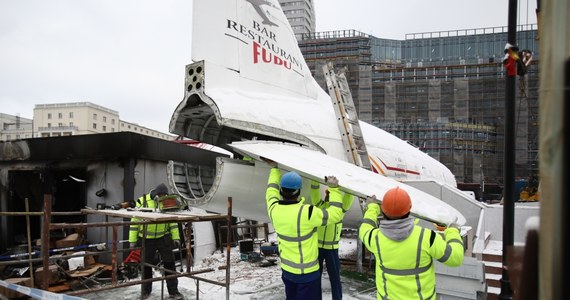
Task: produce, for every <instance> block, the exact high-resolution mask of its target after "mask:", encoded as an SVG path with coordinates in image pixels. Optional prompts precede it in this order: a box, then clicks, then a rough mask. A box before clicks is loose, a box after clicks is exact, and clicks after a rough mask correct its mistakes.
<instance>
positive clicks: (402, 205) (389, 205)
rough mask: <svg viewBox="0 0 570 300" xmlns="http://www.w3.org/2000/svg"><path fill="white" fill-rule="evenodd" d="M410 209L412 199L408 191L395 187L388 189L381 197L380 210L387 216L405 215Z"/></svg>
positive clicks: (398, 216) (394, 217) (397, 216)
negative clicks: (382, 197)
mask: <svg viewBox="0 0 570 300" xmlns="http://www.w3.org/2000/svg"><path fill="white" fill-rule="evenodd" d="M410 209H412V200H411V199H410V195H408V192H406V191H405V190H403V189H401V188H400V187H395V188H391V189H389V190H388V191H387V192H386V194H384V199H382V212H383V213H384V215H386V216H387V217H389V218H393V219H397V218H400V217H403V216H405V215H406V214H408V213H409V212H410Z"/></svg>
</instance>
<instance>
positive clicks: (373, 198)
mask: <svg viewBox="0 0 570 300" xmlns="http://www.w3.org/2000/svg"><path fill="white" fill-rule="evenodd" d="M372 203H376V204H378V205H380V201H378V199H377V198H376V195H372V196H368V197H366V201H364V205H365V206H366V209H368V205H370V204H372Z"/></svg>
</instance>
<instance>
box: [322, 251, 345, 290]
mask: <svg viewBox="0 0 570 300" xmlns="http://www.w3.org/2000/svg"><path fill="white" fill-rule="evenodd" d="M323 260H324V261H325V263H326V265H327V274H329V279H330V282H331V293H332V299H333V300H340V299H342V285H341V284H340V260H339V258H338V249H321V248H319V269H320V270H321V274H322V273H323Z"/></svg>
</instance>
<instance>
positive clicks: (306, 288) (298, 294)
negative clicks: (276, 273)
mask: <svg viewBox="0 0 570 300" xmlns="http://www.w3.org/2000/svg"><path fill="white" fill-rule="evenodd" d="M281 279H283V282H284V283H285V295H286V297H287V300H309V299H310V300H322V299H323V294H322V292H321V278H318V277H317V278H316V279H315V280H313V281H309V282H307V283H295V282H292V281H290V280H288V279H287V278H285V277H283V276H281Z"/></svg>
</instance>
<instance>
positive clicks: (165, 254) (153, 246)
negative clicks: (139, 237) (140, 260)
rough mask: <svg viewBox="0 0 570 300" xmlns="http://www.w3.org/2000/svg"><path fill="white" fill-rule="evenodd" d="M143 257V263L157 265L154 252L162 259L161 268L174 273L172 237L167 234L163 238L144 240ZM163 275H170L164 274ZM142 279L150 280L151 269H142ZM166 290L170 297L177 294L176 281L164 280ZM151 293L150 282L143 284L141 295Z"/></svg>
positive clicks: (173, 279) (174, 279) (145, 267)
mask: <svg viewBox="0 0 570 300" xmlns="http://www.w3.org/2000/svg"><path fill="white" fill-rule="evenodd" d="M144 246H145V255H144V261H145V262H146V263H149V264H152V265H156V264H157V263H158V261H157V256H156V251H158V253H160V258H161V259H162V263H163V267H164V268H165V269H167V270H172V271H174V254H172V247H173V242H172V236H171V235H170V234H167V235H165V236H163V237H160V238H157V239H145V244H144ZM165 275H171V274H168V273H166V274H165ZM142 277H143V279H149V278H152V268H151V267H148V266H144V267H143V273H142ZM166 288H167V289H168V293H169V294H170V295H172V294H175V293H177V292H178V279H177V278H172V279H167V280H166ZM151 291H152V282H146V283H143V293H144V294H150V292H151Z"/></svg>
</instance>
